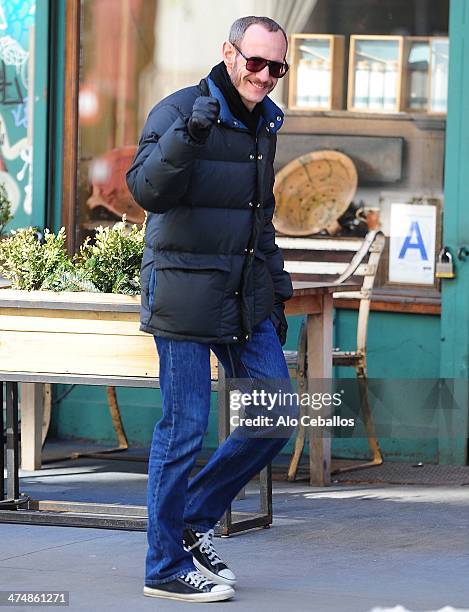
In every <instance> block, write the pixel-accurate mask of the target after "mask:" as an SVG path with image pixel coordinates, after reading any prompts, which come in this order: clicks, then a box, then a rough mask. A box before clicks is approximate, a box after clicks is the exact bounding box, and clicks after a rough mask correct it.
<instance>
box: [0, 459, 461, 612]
mask: <svg viewBox="0 0 469 612" xmlns="http://www.w3.org/2000/svg"><path fill="white" fill-rule="evenodd" d="M57 465H58V464H50V465H49V466H45V467H44V468H43V469H42V470H41V471H37V472H22V476H23V477H22V479H21V490H22V491H25V492H27V493H31V494H32V495H33V496H35V497H37V498H42V499H47V498H48V499H59V498H64V499H82V500H95V501H97V500H98V498H99V501H106V500H108V501H111V500H112V501H115V502H117V501H118V502H121V503H124V502H125V503H142V502H143V503H144V501H143V500H144V491H145V482H146V477H145V474H144V469H145V468H144V466H141V467H140V468H137V467H136V466H137V465H139V464H136V463H133V464H130V462H129V465H128V464H127V463H126V462H116V461H104V462H103V461H101V460H99V461H97V460H93V459H90V458H88V459H85V458H84V459H79V460H76V461H74V462H64V463H63V464H60V465H62V466H63V467H57ZM138 472H140V473H138ZM98 488H99V492H98V491H97V489H98ZM78 492H79V493H80V495H79V494H78ZM255 502H256V499H255V491H254V488H253V487H250V488H249V490H248V494H247V499H246V500H243V501H240V502H237V504H239V508H240V509H247V508H248V507H249V506H251V507H253V505H254V504H255ZM274 516H275V520H274V524H273V526H272V528H271V529H264V530H254V531H251V532H247V533H244V534H240V535H237V536H232V537H230V538H217V539H216V545H217V548H218V549H219V551H220V553H221V554H222V555H223V556H224V557H225V558H226V559H227V560H228V561H229V563H230V565H231V566H232V568H233V570H234V571H235V572H236V574H237V575H238V588H237V591H236V596H235V599H233V600H232V601H231V602H229V603H226V604H225V606H226V608H227V610H240V611H241V610H242V611H243V612H245V611H251V610H252V611H253V612H254V611H256V612H257V611H260V612H261V611H268V612H276V611H284V610H286V611H288V612H302V611H306V610H308V611H310V610H316V611H318V612H336V611H337V612H369V611H371V610H372V609H373V608H375V607H382V608H387V607H388V608H392V607H394V606H397V605H398V604H401V605H402V606H403V607H404V608H406V609H408V610H412V611H416V610H419V611H420V610H426V611H428V610H438V609H439V608H442V607H443V606H445V605H447V606H453V607H454V608H456V609H458V610H461V609H463V610H469V487H467V486H454V485H453V486H451V487H448V486H428V485H427V486H419V485H412V486H402V485H401V486H399V485H387V484H386V485H383V484H381V485H366V484H358V485H343V484H335V485H333V486H331V487H328V488H326V489H325V488H312V487H309V486H307V485H306V484H305V483H294V484H287V483H285V482H278V481H277V482H275V483H274ZM145 551H146V535H145V533H143V532H125V531H109V530H100V529H81V528H67V527H46V526H33V525H13V524H0V589H2V590H7V589H21V590H26V589H28V590H30V589H33V590H66V591H70V608H69V609H72V610H85V611H87V612H91V611H99V612H101V611H105V610H113V611H114V612H118V611H126V612H127V611H128V610H132V611H134V610H136V611H138V610H158V612H160V611H164V610H176V609H181V610H182V609H187V606H188V605H190V604H182V603H177V602H165V601H163V600H158V599H150V598H145V597H143V595H142V587H143V567H144V557H145ZM219 605H221V604H219ZM209 608H210V609H211V610H214V609H218V606H217V607H216V608H215V607H214V606H213V604H212V605H210V604H199V605H198V607H197V609H198V610H202V609H204V610H205V609H209ZM18 609H19V608H18ZM22 609H33V608H32V607H23V608H22ZM36 609H37V608H36ZM191 609H192V608H191Z"/></svg>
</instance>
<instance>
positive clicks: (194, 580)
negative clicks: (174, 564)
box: [183, 570, 212, 589]
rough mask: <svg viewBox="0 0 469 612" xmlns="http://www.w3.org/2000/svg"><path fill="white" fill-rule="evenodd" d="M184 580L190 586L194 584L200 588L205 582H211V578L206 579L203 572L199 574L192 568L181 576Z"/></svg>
mask: <svg viewBox="0 0 469 612" xmlns="http://www.w3.org/2000/svg"><path fill="white" fill-rule="evenodd" d="M183 580H184V582H188V583H189V584H191V585H192V586H195V587H196V588H197V589H202V588H203V587H204V586H206V585H207V584H211V582H212V581H211V580H208V578H206V577H205V576H204V575H203V574H201V573H200V572H199V571H198V570H194V571H192V572H189V573H188V574H186V575H185V576H184V578H183Z"/></svg>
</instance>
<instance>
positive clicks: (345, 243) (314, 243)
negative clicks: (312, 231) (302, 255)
mask: <svg viewBox="0 0 469 612" xmlns="http://www.w3.org/2000/svg"><path fill="white" fill-rule="evenodd" d="M275 243H276V244H277V246H278V247H280V248H281V249H282V250H283V249H305V250H307V251H358V249H359V248H360V246H361V245H362V243H363V240H362V239H360V238H357V239H342V238H341V239H340V240H339V239H335V240H334V239H331V238H283V237H281V236H277V237H276V238H275Z"/></svg>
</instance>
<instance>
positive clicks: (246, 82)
mask: <svg viewBox="0 0 469 612" xmlns="http://www.w3.org/2000/svg"><path fill="white" fill-rule="evenodd" d="M237 46H238V47H239V48H240V49H241V51H242V52H243V54H244V55H245V56H246V57H263V58H264V59H268V60H273V61H275V62H283V61H284V59H285V54H286V51H287V49H286V47H287V45H286V41H285V37H284V35H283V33H282V32H281V31H280V30H278V31H277V32H269V31H268V30H266V29H265V28H264V27H263V26H262V25H260V24H257V23H255V24H253V25H251V26H249V28H248V29H247V30H246V32H245V34H244V36H243V39H242V40H241V42H240V43H239V44H238V45H237ZM223 59H224V62H225V64H226V69H227V71H228V74H229V75H230V78H231V81H232V82H233V85H234V86H235V87H236V89H237V90H238V93H239V95H240V96H241V99H242V101H243V102H244V104H245V106H246V107H247V108H248V109H249V110H250V111H252V109H253V108H254V107H255V105H256V104H258V103H259V102H262V100H263V99H264V98H265V96H266V95H267V94H269V93H270V92H271V91H272V90H273V89H274V87H275V86H276V85H277V81H278V79H276V78H275V77H273V76H271V75H270V73H269V67H268V66H266V67H265V68H263V69H262V70H261V71H260V72H249V71H248V70H246V60H245V59H244V57H243V56H242V55H241V54H240V53H238V52H237V51H236V49H235V48H234V47H233V45H231V44H230V43H228V42H225V44H224V45H223Z"/></svg>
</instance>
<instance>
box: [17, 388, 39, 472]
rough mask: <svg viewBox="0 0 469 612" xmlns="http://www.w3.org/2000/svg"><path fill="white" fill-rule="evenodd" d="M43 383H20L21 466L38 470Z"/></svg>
mask: <svg viewBox="0 0 469 612" xmlns="http://www.w3.org/2000/svg"><path fill="white" fill-rule="evenodd" d="M43 405H44V385H43V384H40V383H22V384H21V467H22V469H23V470H40V469H41V455H42V452H41V451H42V413H43Z"/></svg>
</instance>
